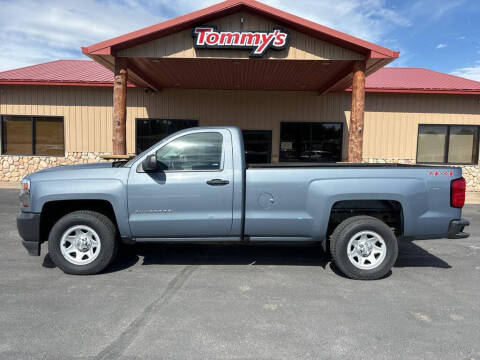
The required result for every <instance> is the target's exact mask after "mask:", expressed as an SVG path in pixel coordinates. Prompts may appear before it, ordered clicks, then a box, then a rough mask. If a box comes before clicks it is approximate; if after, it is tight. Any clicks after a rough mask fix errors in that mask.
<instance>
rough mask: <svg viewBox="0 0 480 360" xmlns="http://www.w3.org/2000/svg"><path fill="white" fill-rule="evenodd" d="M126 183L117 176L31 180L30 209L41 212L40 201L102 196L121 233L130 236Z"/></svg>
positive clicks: (42, 204) (41, 205)
mask: <svg viewBox="0 0 480 360" xmlns="http://www.w3.org/2000/svg"><path fill="white" fill-rule="evenodd" d="M126 188H127V187H126V185H125V184H123V183H122V181H121V180H119V179H95V180H89V179H73V180H72V179H69V180H68V181H66V180H48V181H37V182H35V183H34V184H32V192H31V193H32V207H31V210H30V211H31V212H35V213H41V212H42V209H43V207H44V205H45V204H46V203H48V202H51V201H62V200H90V199H91V200H105V201H108V202H109V203H110V204H111V205H112V207H113V211H114V213H115V218H116V220H117V224H118V230H119V232H120V235H121V236H122V237H130V235H131V234H130V227H129V225H128V210H127V193H126Z"/></svg>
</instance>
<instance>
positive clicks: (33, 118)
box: [0, 114, 66, 157]
mask: <svg viewBox="0 0 480 360" xmlns="http://www.w3.org/2000/svg"><path fill="white" fill-rule="evenodd" d="M9 116H11V117H25V118H30V121H31V127H32V153H31V154H6V153H5V143H6V137H5V136H6V135H5V122H4V118H5V117H9ZM39 118H49V119H56V120H58V121H59V122H61V123H62V127H63V142H62V147H63V155H61V156H59V155H42V154H36V151H35V150H36V145H37V141H36V136H37V128H36V123H37V119H39ZM0 129H1V131H2V136H1V153H0V154H1V155H2V156H46V157H65V137H66V134H65V117H64V116H57V115H19V114H0Z"/></svg>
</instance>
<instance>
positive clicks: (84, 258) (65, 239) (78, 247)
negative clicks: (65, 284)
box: [60, 225, 101, 265]
mask: <svg viewBox="0 0 480 360" xmlns="http://www.w3.org/2000/svg"><path fill="white" fill-rule="evenodd" d="M100 248H101V242H100V237H99V236H98V234H97V233H96V232H95V230H93V229H92V228H91V227H89V226H86V225H76V226H72V227H71V228H69V229H68V230H67V231H65V232H64V233H63V235H62V238H61V240H60V250H61V252H62V255H63V257H64V258H65V259H66V260H67V261H68V262H70V263H72V264H75V265H87V264H90V263H91V262H92V261H94V260H95V259H96V258H97V257H98V254H100Z"/></svg>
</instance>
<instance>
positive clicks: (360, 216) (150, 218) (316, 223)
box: [17, 127, 469, 280]
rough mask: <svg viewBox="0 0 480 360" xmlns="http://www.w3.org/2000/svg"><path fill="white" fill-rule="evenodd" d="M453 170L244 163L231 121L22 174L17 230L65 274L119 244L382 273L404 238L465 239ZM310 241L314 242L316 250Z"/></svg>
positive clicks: (81, 270) (100, 260) (100, 261)
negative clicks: (275, 254)
mask: <svg viewBox="0 0 480 360" xmlns="http://www.w3.org/2000/svg"><path fill="white" fill-rule="evenodd" d="M461 171H462V170H461V169H460V168H456V167H444V166H435V167H432V166H419V165H398V164H396V165H395V164H393V165H385V164H378V165H372V164H346V163H338V164H335V163H333V164H319V163H314V164H312V163H272V164H255V165H247V164H246V163H245V153H244V148H243V139H242V133H241V131H240V129H238V128H236V127H204V128H191V129H187V130H183V131H180V132H178V133H175V134H173V135H171V136H169V137H167V138H165V139H164V140H162V141H160V142H159V143H157V144H155V145H154V146H152V147H151V148H150V149H148V150H147V151H145V152H143V153H142V154H140V155H138V156H137V157H135V158H133V159H132V160H130V161H128V162H113V163H99V164H88V165H73V166H59V167H54V168H49V169H45V170H42V171H38V172H36V173H34V174H31V175H28V176H26V177H25V178H24V179H23V180H22V186H23V190H22V192H21V194H20V199H21V203H22V205H21V206H22V209H21V212H20V213H19V215H18V218H17V225H18V231H19V233H20V236H21V237H22V238H23V245H24V246H25V248H26V249H27V250H28V252H29V254H30V255H40V244H41V243H42V242H44V241H47V240H48V251H49V254H50V257H51V259H52V260H53V262H54V263H55V264H56V265H57V266H58V267H59V268H60V269H62V270H63V271H64V272H66V273H69V274H95V273H98V272H100V271H102V270H103V269H105V268H106V267H107V266H108V265H109V264H110V263H111V262H112V260H113V259H114V257H115V254H116V252H117V248H118V246H119V244H120V243H122V242H123V243H129V244H131V243H135V242H142V243H151V242H206V243H208V242H215V243H218V242H239V243H246V244H247V243H266V242H268V243H286V242H288V243H321V245H322V246H323V250H326V251H327V252H330V254H331V257H332V259H333V262H334V264H335V265H336V266H337V267H338V269H340V270H341V271H342V272H343V273H344V274H345V275H346V276H347V277H350V278H353V279H366V280H369V279H378V278H382V277H384V276H385V275H386V274H387V273H389V272H390V270H391V268H392V267H393V265H394V263H395V261H396V258H397V255H398V241H402V240H403V239H435V238H444V237H447V238H451V239H456V238H464V237H467V236H469V235H468V234H467V233H465V232H463V229H464V227H465V226H467V225H469V223H468V221H467V220H464V219H462V218H461V214H462V207H463V205H464V200H465V180H464V179H463V178H462V173H461ZM317 248H318V247H317Z"/></svg>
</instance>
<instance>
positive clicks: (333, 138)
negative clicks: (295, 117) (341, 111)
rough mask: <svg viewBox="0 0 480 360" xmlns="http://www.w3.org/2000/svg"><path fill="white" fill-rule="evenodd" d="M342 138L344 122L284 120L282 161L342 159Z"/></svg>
mask: <svg viewBox="0 0 480 360" xmlns="http://www.w3.org/2000/svg"><path fill="white" fill-rule="evenodd" d="M342 139H343V126H342V123H320V122H318V123H305V122H282V123H281V127H280V161H287V162H288V161H295V162H337V161H341V160H342Z"/></svg>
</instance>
